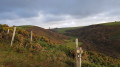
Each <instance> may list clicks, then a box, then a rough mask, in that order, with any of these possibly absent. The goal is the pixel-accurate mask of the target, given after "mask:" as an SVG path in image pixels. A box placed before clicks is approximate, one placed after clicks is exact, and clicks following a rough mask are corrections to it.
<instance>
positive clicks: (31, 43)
mask: <svg viewBox="0 0 120 67" xmlns="http://www.w3.org/2000/svg"><path fill="white" fill-rule="evenodd" d="M30 45H31V48H32V31H31V35H30Z"/></svg>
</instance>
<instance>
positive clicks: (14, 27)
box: [11, 27, 16, 46]
mask: <svg viewBox="0 0 120 67" xmlns="http://www.w3.org/2000/svg"><path fill="white" fill-rule="evenodd" d="M15 31H16V27H14V31H13V36H12V40H11V46H12V45H13V41H14V37H15Z"/></svg>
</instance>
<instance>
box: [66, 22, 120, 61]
mask: <svg viewBox="0 0 120 67" xmlns="http://www.w3.org/2000/svg"><path fill="white" fill-rule="evenodd" d="M65 35H68V36H73V37H78V38H79V41H81V42H83V45H82V47H83V48H84V49H85V50H88V51H96V52H100V53H104V54H105V55H107V56H111V57H113V58H117V59H120V22H111V23H105V24H99V25H91V26H86V27H83V28H79V29H74V30H67V32H66V33H65Z"/></svg>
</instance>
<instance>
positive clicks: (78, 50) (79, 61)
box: [76, 39, 83, 67]
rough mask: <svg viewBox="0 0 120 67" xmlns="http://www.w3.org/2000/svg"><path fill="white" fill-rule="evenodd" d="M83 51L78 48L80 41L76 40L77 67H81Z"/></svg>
mask: <svg viewBox="0 0 120 67" xmlns="http://www.w3.org/2000/svg"><path fill="white" fill-rule="evenodd" d="M82 53H83V50H82V48H81V47H79V46H78V39H76V67H81V56H82Z"/></svg>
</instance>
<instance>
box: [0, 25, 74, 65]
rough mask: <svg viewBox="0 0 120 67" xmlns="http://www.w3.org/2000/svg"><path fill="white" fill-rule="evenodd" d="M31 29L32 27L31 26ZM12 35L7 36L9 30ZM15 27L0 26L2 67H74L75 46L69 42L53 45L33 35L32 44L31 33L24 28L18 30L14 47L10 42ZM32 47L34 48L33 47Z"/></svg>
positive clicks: (0, 63) (0, 58) (0, 62)
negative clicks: (31, 41)
mask: <svg viewBox="0 0 120 67" xmlns="http://www.w3.org/2000/svg"><path fill="white" fill-rule="evenodd" d="M30 27H31V26H30ZM8 28H9V29H10V33H9V34H6V32H7V29H8ZM12 32H13V27H8V26H7V25H0V67H73V66H74V58H73V57H72V56H73V55H74V47H72V48H70V47H69V46H71V45H72V46H74V44H73V42H72V41H71V44H70V42H69V44H68V42H67V41H68V40H67V41H66V44H67V45H65V43H64V44H61V45H58V44H53V43H50V42H49V40H48V39H46V38H44V37H40V36H37V35H35V34H34V35H33V43H30V41H29V40H30V39H29V37H30V33H29V32H28V31H26V29H24V28H17V31H16V36H15V41H14V44H13V47H10V40H11V36H12ZM31 46H32V47H31Z"/></svg>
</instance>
